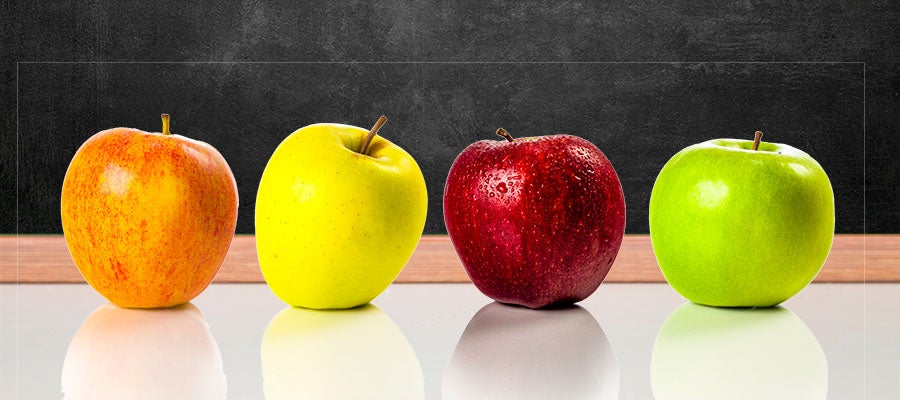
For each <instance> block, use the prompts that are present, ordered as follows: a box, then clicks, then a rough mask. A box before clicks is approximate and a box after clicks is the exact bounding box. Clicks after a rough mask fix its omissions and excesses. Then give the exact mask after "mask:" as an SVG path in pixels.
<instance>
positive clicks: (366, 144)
mask: <svg viewBox="0 0 900 400" xmlns="http://www.w3.org/2000/svg"><path fill="white" fill-rule="evenodd" d="M385 122H387V118H386V117H385V116H384V115H382V116H380V117H378V121H375V126H373V127H372V129H370V130H369V134H368V135H366V139H365V140H363V144H362V147H360V148H359V153H360V154H366V151H368V150H369V143H372V139H373V138H374V137H375V134H376V133H378V130H379V129H381V126H382V125H384V123H385ZM366 155H368V154H366Z"/></svg>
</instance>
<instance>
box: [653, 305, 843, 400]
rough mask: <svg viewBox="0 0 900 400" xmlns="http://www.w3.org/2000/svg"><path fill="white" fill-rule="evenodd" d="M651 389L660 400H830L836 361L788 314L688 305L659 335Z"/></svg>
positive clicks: (781, 310) (772, 309)
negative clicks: (830, 377)
mask: <svg viewBox="0 0 900 400" xmlns="http://www.w3.org/2000/svg"><path fill="white" fill-rule="evenodd" d="M650 383H651V386H652V387H653V397H654V398H656V399H657V400H668V399H696V400H701V399H824V398H825V396H826V394H827V393H828V361H827V360H826V358H825V352H823V351H822V346H821V345H820V344H819V341H818V340H816V337H815V335H813V333H812V332H811V331H810V330H809V328H807V327H806V324H804V323H803V321H801V320H800V318H798V317H797V316H796V315H794V313H792V312H791V311H790V310H788V309H787V308H784V307H770V308H758V309H753V310H738V309H728V308H714V307H705V306H701V305H697V304H692V303H686V304H684V305H682V306H681V307H679V308H678V309H676V310H675V311H674V312H672V315H670V316H669V318H668V319H666V322H665V323H664V324H663V326H662V328H660V330H659V334H658V335H657V336H656V343H655V344H654V345H653V355H652V357H651V359H650Z"/></svg>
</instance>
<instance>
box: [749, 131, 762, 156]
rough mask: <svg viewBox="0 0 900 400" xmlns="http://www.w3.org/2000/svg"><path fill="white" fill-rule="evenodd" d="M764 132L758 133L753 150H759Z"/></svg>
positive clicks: (754, 139)
mask: <svg viewBox="0 0 900 400" xmlns="http://www.w3.org/2000/svg"><path fill="white" fill-rule="evenodd" d="M762 135H763V133H762V131H756V135H755V137H754V138H753V148H752V149H751V150H754V151H755V150H756V149H758V148H759V139H762Z"/></svg>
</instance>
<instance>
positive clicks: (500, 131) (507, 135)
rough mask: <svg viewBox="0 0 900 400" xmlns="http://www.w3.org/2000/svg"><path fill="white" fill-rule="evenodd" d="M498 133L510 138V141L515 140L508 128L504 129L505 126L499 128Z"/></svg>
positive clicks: (507, 138)
mask: <svg viewBox="0 0 900 400" xmlns="http://www.w3.org/2000/svg"><path fill="white" fill-rule="evenodd" d="M497 134H498V135H500V136H503V137H505V138H506V140H509V141H510V142H512V141H513V137H512V135H510V134H509V132H507V131H506V129H503V128H497Z"/></svg>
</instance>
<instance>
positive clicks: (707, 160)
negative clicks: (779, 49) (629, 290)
mask: <svg viewBox="0 0 900 400" xmlns="http://www.w3.org/2000/svg"><path fill="white" fill-rule="evenodd" d="M761 136H762V132H757V135H756V139H755V140H754V141H753V142H751V141H748V140H736V139H716V140H710V141H708V142H703V143H700V144H696V145H693V146H690V147H687V148H685V149H683V150H681V151H680V152H678V154H675V156H674V157H672V159H670V160H669V162H667V163H666V165H665V166H664V167H663V169H662V171H660V173H659V176H658V177H657V178H656V183H654V185H653V191H652V192H651V195H650V239H651V242H652V244H653V252H654V253H655V254H656V259H657V261H658V262H659V267H660V269H661V270H662V273H663V275H665V278H666V280H667V281H668V282H669V284H671V285H672V287H673V288H675V290H676V291H678V293H680V294H681V295H682V296H684V297H685V298H687V299H688V300H690V301H693V302H695V303H699V304H705V305H711V306H722V307H769V306H773V305H776V304H779V303H781V302H783V301H785V300H787V299H789V298H791V297H792V296H793V295H795V294H797V293H798V292H800V290H802V289H803V288H804V287H806V285H808V284H809V282H811V281H812V279H813V278H814V277H815V276H816V274H817V273H818V272H819V270H820V269H821V268H822V265H823V264H824V263H825V259H826V258H827V257H828V252H829V250H830V249H831V241H832V239H833V237H834V194H833V193H832V191H831V183H830V182H829V181H828V176H827V175H826V174H825V171H824V170H822V167H821V166H820V165H819V163H817V162H816V160H814V159H813V158H812V157H810V156H809V155H808V154H806V153H804V152H802V151H800V150H798V149H795V148H793V147H791V146H788V145H785V144H778V143H766V142H760V138H761Z"/></svg>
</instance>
